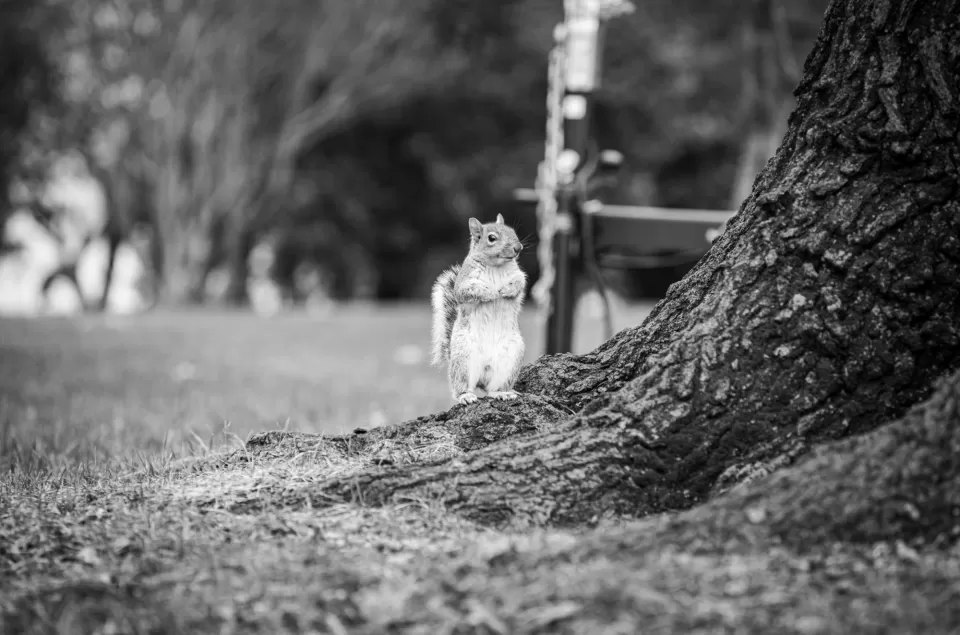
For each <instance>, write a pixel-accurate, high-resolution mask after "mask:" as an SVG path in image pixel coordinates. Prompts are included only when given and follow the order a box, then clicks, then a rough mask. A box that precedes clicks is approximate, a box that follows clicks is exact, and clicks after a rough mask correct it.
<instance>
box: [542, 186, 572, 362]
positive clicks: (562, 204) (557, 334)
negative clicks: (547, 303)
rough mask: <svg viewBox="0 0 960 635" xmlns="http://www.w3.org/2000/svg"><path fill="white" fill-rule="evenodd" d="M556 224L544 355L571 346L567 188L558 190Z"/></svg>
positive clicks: (570, 256) (569, 229)
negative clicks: (550, 302)
mask: <svg viewBox="0 0 960 635" xmlns="http://www.w3.org/2000/svg"><path fill="white" fill-rule="evenodd" d="M557 203H558V204H557V228H556V232H555V233H554V235H553V260H554V262H553V267H554V279H553V285H554V288H553V306H552V307H551V310H550V315H549V317H548V318H547V338H546V339H547V342H546V344H547V346H546V349H547V351H546V352H547V355H556V354H557V353H569V352H570V351H571V350H573V314H574V309H575V308H576V296H575V282H576V276H575V274H576V271H577V270H578V268H577V267H575V262H574V259H575V255H574V248H575V245H574V240H575V237H574V233H575V223H574V218H575V217H574V213H575V210H574V209H573V206H575V205H576V198H575V197H574V196H571V192H569V191H568V190H562V191H561V192H560V193H559V200H558V201H557Z"/></svg>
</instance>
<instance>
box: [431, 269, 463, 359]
mask: <svg viewBox="0 0 960 635" xmlns="http://www.w3.org/2000/svg"><path fill="white" fill-rule="evenodd" d="M458 273H460V265H454V266H453V267H450V268H449V269H447V270H446V271H444V272H443V273H441V274H440V275H439V276H437V280H436V282H434V283H433V290H432V291H431V293H430V304H431V305H432V306H433V333H432V335H433V347H432V351H431V359H430V363H431V364H433V365H434V366H441V365H442V364H444V363H445V362H446V361H447V360H448V359H450V334H451V333H452V332H453V323H454V321H455V320H456V319H457V303H456V301H455V300H454V297H453V286H454V284H456V282H457V274H458Z"/></svg>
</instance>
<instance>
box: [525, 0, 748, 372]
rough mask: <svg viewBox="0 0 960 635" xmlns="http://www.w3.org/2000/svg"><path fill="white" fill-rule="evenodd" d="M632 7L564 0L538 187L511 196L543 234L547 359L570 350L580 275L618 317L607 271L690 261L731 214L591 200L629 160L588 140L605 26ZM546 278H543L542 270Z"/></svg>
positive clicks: (625, 0) (539, 292) (620, 2)
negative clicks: (530, 208)
mask: <svg viewBox="0 0 960 635" xmlns="http://www.w3.org/2000/svg"><path fill="white" fill-rule="evenodd" d="M632 10H633V5H632V4H631V2H629V0H564V22H563V23H562V24H560V25H558V26H557V28H556V29H555V31H554V39H555V46H554V48H553V50H552V51H551V53H550V58H549V64H548V71H547V82H548V89H547V127H546V138H545V144H544V145H545V148H544V149H545V153H544V160H543V162H542V163H541V164H540V169H539V170H538V178H537V189H520V190H517V191H515V192H514V200H515V201H517V202H519V203H521V204H525V203H526V204H530V203H532V204H535V205H536V206H537V219H538V225H539V229H540V250H539V255H538V259H539V261H540V276H541V279H539V280H538V281H537V283H536V284H535V285H534V287H533V290H532V294H533V296H534V298H535V300H536V301H537V302H538V304H540V305H541V307H542V308H545V309H546V314H547V319H546V333H545V335H546V353H547V354H556V353H564V352H569V351H570V350H571V348H572V345H573V326H574V325H573V317H574V309H575V303H576V294H575V278H576V277H577V276H578V275H580V274H581V273H585V274H586V275H587V276H588V277H589V279H590V280H591V282H592V283H593V285H594V287H595V288H596V290H597V291H598V292H599V294H600V297H601V300H602V303H603V307H604V325H605V331H606V333H605V336H606V338H610V337H612V335H613V333H612V319H611V316H610V302H609V298H608V294H607V289H606V287H605V285H604V282H603V277H602V275H601V269H605V268H607V269H610V268H612V269H631V270H637V269H639V270H643V269H655V268H663V267H669V266H675V265H680V264H690V265H692V264H694V263H695V262H696V261H697V260H699V259H700V258H701V257H702V256H703V255H704V254H705V253H706V252H707V250H708V249H709V248H710V245H711V243H712V242H713V240H714V239H715V237H716V236H717V235H718V234H719V231H720V230H722V227H723V226H724V225H725V223H726V221H727V220H728V219H729V218H730V217H731V216H733V214H734V212H729V211H717V210H691V209H668V208H658V207H641V206H629V205H609V204H607V203H604V202H603V201H601V200H598V197H595V196H594V192H596V191H597V190H598V189H599V188H598V187H596V185H597V184H598V183H599V184H601V185H602V184H603V183H604V182H606V183H610V182H611V181H612V180H614V179H615V178H616V175H617V174H618V173H619V172H620V170H621V168H622V166H623V156H622V155H621V154H620V153H619V152H617V151H614V150H602V151H601V150H600V149H599V148H598V147H597V144H596V142H595V141H594V139H593V138H592V131H591V126H590V116H591V111H592V110H593V94H594V91H595V89H596V88H597V87H598V86H599V82H600V66H601V61H600V58H601V55H602V50H603V46H602V40H603V37H602V36H603V32H604V28H605V27H604V25H605V23H606V22H607V21H608V20H610V19H612V18H614V17H616V16H618V15H623V14H624V13H629V12H631V11H632ZM545 272H546V273H545Z"/></svg>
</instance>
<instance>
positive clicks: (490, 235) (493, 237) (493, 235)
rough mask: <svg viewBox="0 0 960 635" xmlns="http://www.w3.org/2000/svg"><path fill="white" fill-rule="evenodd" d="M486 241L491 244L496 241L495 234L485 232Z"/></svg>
mask: <svg viewBox="0 0 960 635" xmlns="http://www.w3.org/2000/svg"><path fill="white" fill-rule="evenodd" d="M487 241H488V242H489V243H490V244H491V245H492V244H493V243H495V242H497V235H496V234H487Z"/></svg>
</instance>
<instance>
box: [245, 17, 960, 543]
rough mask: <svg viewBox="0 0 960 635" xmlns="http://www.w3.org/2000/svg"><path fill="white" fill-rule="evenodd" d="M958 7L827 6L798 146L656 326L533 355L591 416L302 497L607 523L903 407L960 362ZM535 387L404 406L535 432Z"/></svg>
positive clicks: (713, 488) (786, 152)
mask: <svg viewBox="0 0 960 635" xmlns="http://www.w3.org/2000/svg"><path fill="white" fill-rule="evenodd" d="M958 16H960V6H958V2H957V1H956V0H935V1H934V0H928V1H925V2H903V3H897V4H893V3H887V2H871V1H869V0H847V1H846V2H843V1H839V0H838V1H836V2H834V3H833V4H832V5H831V6H830V8H829V9H828V11H827V13H826V16H825V22H824V26H823V29H822V31H821V34H820V37H819V39H818V42H817V43H816V45H815V47H814V50H813V51H812V53H811V54H810V56H809V59H808V60H807V63H806V67H805V72H804V78H803V80H802V81H801V83H800V86H799V87H798V89H797V91H796V95H797V97H798V105H797V108H796V110H795V112H794V113H793V114H792V115H791V117H790V121H789V129H788V132H787V134H786V136H785V137H784V140H783V143H782V145H781V147H780V148H779V150H778V152H777V154H776V156H775V157H774V159H773V160H772V161H771V162H770V163H769V164H768V165H767V167H766V168H765V169H764V171H763V172H762V173H761V174H760V176H759V177H758V180H757V184H756V187H755V188H754V189H753V192H752V194H751V196H750V197H749V198H748V199H747V201H746V202H745V204H744V206H743V208H742V210H741V212H740V213H739V214H738V215H737V217H736V218H735V219H734V220H733V221H732V222H731V224H730V227H729V228H728V230H727V232H726V233H725V234H724V235H723V236H722V237H721V238H720V239H719V240H718V241H717V242H716V243H715V244H714V246H713V247H712V249H711V250H710V252H709V253H708V254H707V255H706V256H705V257H704V258H703V260H702V261H701V262H700V263H699V264H698V265H697V266H696V267H695V268H694V269H693V270H692V271H691V272H690V273H689V274H688V275H687V276H686V277H685V278H684V279H683V280H681V281H680V282H679V283H677V284H675V285H673V286H672V287H671V289H670V291H669V293H668V294H667V297H666V298H665V299H664V300H663V301H662V302H661V303H660V304H659V305H658V306H657V307H656V309H655V310H654V312H653V313H652V314H651V315H650V316H649V317H648V319H647V320H646V321H645V322H644V323H643V324H642V325H641V326H639V327H635V328H631V329H627V330H625V331H622V332H621V333H619V334H618V335H617V336H615V337H614V338H613V339H611V340H610V341H608V342H607V343H605V344H604V345H602V346H600V347H599V348H598V349H597V350H595V351H594V352H592V353H590V354H588V355H583V356H574V355H559V356H552V357H545V358H542V359H541V360H539V361H538V362H537V363H535V364H533V365H531V366H529V367H527V368H525V369H524V371H523V373H522V375H521V380H520V382H519V389H520V390H521V391H523V392H525V393H528V394H533V395H543V396H547V397H549V398H550V399H551V401H552V402H553V403H554V404H556V407H555V408H554V409H553V412H561V411H563V410H564V409H566V410H568V411H569V412H575V413H576V414H573V415H572V416H556V415H554V414H545V415H544V416H542V417H541V418H540V419H539V420H538V421H537V422H536V426H535V427H536V428H537V429H538V430H544V431H542V432H538V433H532V434H531V433H526V434H520V435H518V436H516V437H514V438H506V439H504V438H501V437H500V436H499V435H493V440H494V441H496V442H494V443H491V444H490V445H488V446H487V447H483V448H481V449H478V450H476V451H472V452H451V453H449V455H451V456H453V457H454V458H452V459H450V460H447V461H445V462H435V463H430V464H427V465H417V466H408V465H402V466H398V465H393V466H388V467H372V468H370V469H368V470H366V471H363V472H361V473H359V474H356V475H354V476H350V477H345V478H343V479H340V480H336V481H333V482H327V483H322V484H316V485H313V486H310V487H308V488H307V489H304V490H302V491H299V492H297V493H296V494H291V496H297V497H300V498H301V499H302V500H303V502H304V504H307V503H309V504H313V505H325V504H329V503H330V501H331V500H337V499H338V498H339V499H354V498H356V497H358V496H359V497H360V498H361V499H362V500H364V501H365V502H367V503H372V504H379V503H386V502H389V501H393V500H398V499H401V498H409V497H415V498H419V499H429V500H435V501H441V502H442V503H444V504H445V505H446V506H447V508H448V509H451V510H453V511H457V512H460V513H462V514H464V515H466V516H468V517H470V518H473V519H475V520H479V521H482V522H486V523H491V524H494V525H499V526H503V525H508V524H509V525H513V526H522V525H527V524H530V523H533V524H545V523H552V524H571V523H589V522H590V521H592V520H595V519H598V518H600V517H602V516H604V515H645V514H651V513H656V512H661V511H665V510H676V509H681V508H686V507H689V506H691V505H693V504H694V503H697V502H700V501H702V500H704V499H706V498H708V497H709V496H711V495H712V494H713V493H716V492H718V491H722V490H725V489H727V488H729V487H731V486H732V485H734V484H737V483H742V482H744V481H749V480H751V479H753V478H756V477H758V476H763V475H765V474H767V473H769V472H770V471H771V470H773V469H776V468H778V467H780V466H783V465H787V464H789V463H791V462H793V461H794V460H795V459H796V458H797V457H798V456H800V455H802V454H803V453H805V452H806V451H807V450H808V449H809V447H810V446H811V444H814V443H817V442H821V441H824V440H829V439H837V438H842V437H847V436H851V435H857V434H861V433H863V432H866V431H869V430H871V429H874V428H876V427H877V426H879V425H881V424H883V423H885V422H887V421H889V420H890V419H892V418H895V417H897V416H900V415H901V414H902V413H903V412H905V410H906V409H907V408H908V407H909V406H910V405H912V404H914V403H916V402H917V401H919V400H920V399H922V398H924V397H926V396H927V395H928V394H929V392H930V386H931V382H932V380H934V379H935V378H936V377H938V376H940V375H942V374H943V373H944V372H946V371H948V370H950V369H952V368H956V367H957V366H958V362H960V238H958V236H960V193H958V182H960V173H958V166H960V142H958V130H960V105H958V93H957V86H960V75H958V69H960V40H957V38H956V37H955V34H956V33H957V32H960V31H958V30H960V17H958ZM532 399H535V397H531V396H524V397H523V399H522V400H521V401H520V402H519V403H517V402H514V403H510V402H507V403H502V404H501V403H489V402H481V403H480V404H478V405H472V406H467V407H463V406H457V407H455V408H453V409H452V410H451V411H450V412H449V413H444V414H442V415H438V416H434V417H432V418H426V419H425V418H421V419H419V420H417V421H416V422H412V423H409V424H406V425H408V426H413V427H414V428H427V427H430V426H441V427H442V428H443V429H444V430H446V431H447V434H448V435H449V437H448V438H447V439H446V440H444V443H447V444H448V445H449V444H450V438H453V439H458V438H460V437H461V436H462V435H463V434H469V433H470V431H471V430H472V429H473V428H474V427H475V426H484V425H486V426H487V427H489V424H490V423H491V422H501V425H502V424H503V423H506V424H509V425H507V426H505V428H507V429H509V430H510V432H511V433H516V432H521V433H524V432H527V431H529V430H530V427H531V426H529V425H524V423H525V422H524V420H523V418H522V417H523V414H524V413H525V412H526V410H524V409H525V408H528V407H533V404H532V402H531V400H532ZM518 408H519V409H518ZM374 432H375V433H376V436H378V437H382V436H385V435H386V436H389V435H391V434H396V433H395V432H393V431H384V432H379V431H374ZM458 435H459V436H458ZM248 503H249V504H255V501H253V502H250V501H248Z"/></svg>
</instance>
